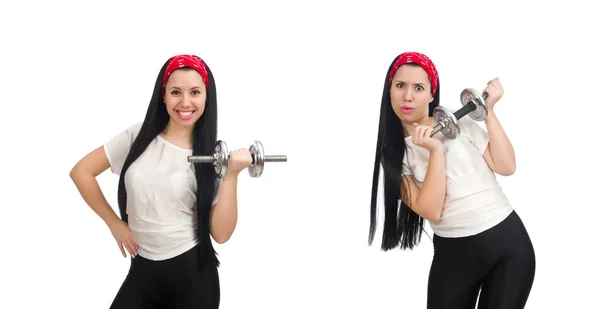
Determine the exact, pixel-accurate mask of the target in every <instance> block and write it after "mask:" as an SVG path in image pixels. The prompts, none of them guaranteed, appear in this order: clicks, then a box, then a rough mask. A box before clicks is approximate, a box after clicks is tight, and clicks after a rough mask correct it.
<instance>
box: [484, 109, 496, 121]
mask: <svg viewBox="0 0 600 309" xmlns="http://www.w3.org/2000/svg"><path fill="white" fill-rule="evenodd" d="M493 119H496V112H494V110H493V109H489V110H488V114H487V116H485V120H484V121H485V122H488V121H489V120H493Z"/></svg>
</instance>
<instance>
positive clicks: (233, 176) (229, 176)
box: [223, 172, 239, 181]
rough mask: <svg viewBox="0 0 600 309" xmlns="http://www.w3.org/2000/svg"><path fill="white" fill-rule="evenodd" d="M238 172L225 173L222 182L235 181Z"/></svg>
mask: <svg viewBox="0 0 600 309" xmlns="http://www.w3.org/2000/svg"><path fill="white" fill-rule="evenodd" d="M238 175H239V172H233V173H227V174H225V176H223V181H237V178H238Z"/></svg>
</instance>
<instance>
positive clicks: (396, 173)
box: [369, 62, 440, 251]
mask: <svg viewBox="0 0 600 309" xmlns="http://www.w3.org/2000/svg"><path fill="white" fill-rule="evenodd" d="M393 64H394V63H393V62H392V64H390V67H389V68H388V71H387V74H386V75H385V76H386V79H385V82H384V86H383V95H382V96H381V110H380V114H379V131H378V133H377V148H376V150H375V166H374V168H373V185H372V187H371V220H370V228H369V245H371V244H372V243H373V238H374V236H375V231H376V228H377V189H378V185H379V171H380V167H383V184H384V187H383V192H384V205H385V212H384V222H383V237H382V242H381V249H382V250H383V251H387V250H391V249H394V248H396V247H398V246H400V248H401V249H402V250H405V249H407V248H408V249H412V248H413V247H414V246H416V245H417V244H419V242H420V241H421V235H422V231H423V218H422V217H421V216H419V215H418V214H417V213H416V212H414V211H413V210H412V209H411V208H410V207H409V206H408V205H407V204H406V203H405V202H404V201H402V200H400V201H399V199H400V197H401V196H404V197H407V196H408V194H407V193H408V188H407V187H406V184H405V182H404V181H402V177H403V176H404V175H403V174H402V161H403V160H404V154H405V151H406V142H405V141H404V138H405V137H406V136H405V134H404V130H403V128H402V123H401V122H400V119H399V118H398V116H397V115H396V114H395V113H394V110H393V109H392V102H391V98H390V88H391V83H390V81H389V79H388V77H389V76H390V74H391V70H392V67H393ZM407 65H416V66H418V64H415V63H408V64H407ZM439 105H440V86H439V80H438V86H437V90H436V92H435V97H434V98H433V101H431V103H429V116H432V115H433V109H434V108H436V107H437V106H439ZM401 192H402V195H401V194H400V193H401ZM398 202H400V207H398ZM398 208H400V209H398Z"/></svg>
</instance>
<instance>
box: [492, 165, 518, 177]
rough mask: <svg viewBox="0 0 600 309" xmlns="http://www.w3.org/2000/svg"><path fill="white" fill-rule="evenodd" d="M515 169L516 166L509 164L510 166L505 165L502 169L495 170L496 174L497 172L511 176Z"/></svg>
mask: <svg viewBox="0 0 600 309" xmlns="http://www.w3.org/2000/svg"><path fill="white" fill-rule="evenodd" d="M516 170H517V168H516V166H514V165H513V166H511V167H507V168H503V169H498V170H497V171H496V174H499V175H501V176H512V175H513V174H514V173H515V171H516Z"/></svg>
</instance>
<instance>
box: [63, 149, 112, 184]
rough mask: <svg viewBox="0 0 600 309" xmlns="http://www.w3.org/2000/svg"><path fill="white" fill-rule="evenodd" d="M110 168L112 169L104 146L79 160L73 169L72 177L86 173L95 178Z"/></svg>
mask: <svg viewBox="0 0 600 309" xmlns="http://www.w3.org/2000/svg"><path fill="white" fill-rule="evenodd" d="M108 168H110V163H109V161H108V157H107V156H106V153H105V152H104V146H100V147H98V148H96V149H94V150H92V152H90V153H88V154H87V155H86V156H85V157H83V158H82V159H81V160H79V162H77V163H76V164H75V166H73V168H72V169H71V172H70V175H71V177H73V176H74V175H76V174H80V173H86V174H92V175H93V176H94V177H95V176H98V175H100V174H102V173H103V172H104V171H106V170H107V169H108Z"/></svg>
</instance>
